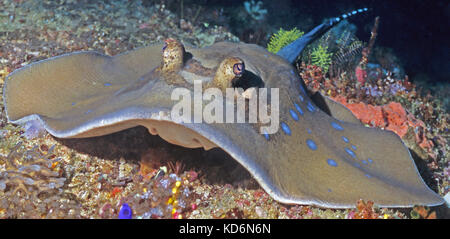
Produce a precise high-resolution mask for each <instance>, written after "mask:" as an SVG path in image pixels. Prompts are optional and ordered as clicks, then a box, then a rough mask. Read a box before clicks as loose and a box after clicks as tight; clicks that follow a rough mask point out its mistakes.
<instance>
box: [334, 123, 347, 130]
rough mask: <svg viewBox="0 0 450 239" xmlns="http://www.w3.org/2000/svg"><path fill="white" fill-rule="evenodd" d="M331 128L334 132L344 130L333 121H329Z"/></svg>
mask: <svg viewBox="0 0 450 239" xmlns="http://www.w3.org/2000/svg"><path fill="white" fill-rule="evenodd" d="M331 126H333V128H334V129H336V130H344V128H342V126H341V125H340V124H338V123H336V122H334V121H331Z"/></svg>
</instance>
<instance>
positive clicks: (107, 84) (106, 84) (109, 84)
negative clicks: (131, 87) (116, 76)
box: [103, 83, 111, 86]
mask: <svg viewBox="0 0 450 239" xmlns="http://www.w3.org/2000/svg"><path fill="white" fill-rule="evenodd" d="M103 85H104V86H111V83H105V84H103Z"/></svg>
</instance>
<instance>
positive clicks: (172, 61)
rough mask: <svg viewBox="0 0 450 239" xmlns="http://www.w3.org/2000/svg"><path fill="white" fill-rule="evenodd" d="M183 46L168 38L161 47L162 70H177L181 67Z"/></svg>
mask: <svg viewBox="0 0 450 239" xmlns="http://www.w3.org/2000/svg"><path fill="white" fill-rule="evenodd" d="M183 56H184V46H183V44H181V42H179V41H177V40H175V39H173V38H168V39H166V40H165V41H164V47H163V48H162V71H163V72H171V71H178V70H180V69H181V68H182V67H183Z"/></svg>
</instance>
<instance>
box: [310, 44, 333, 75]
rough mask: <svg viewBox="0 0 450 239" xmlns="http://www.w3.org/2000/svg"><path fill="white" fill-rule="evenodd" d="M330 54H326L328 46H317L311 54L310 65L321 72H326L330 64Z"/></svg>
mask: <svg viewBox="0 0 450 239" xmlns="http://www.w3.org/2000/svg"><path fill="white" fill-rule="evenodd" d="M332 55H333V54H332V53H329V52H328V46H325V47H323V46H322V45H319V46H317V47H316V48H314V50H313V51H312V53H311V61H312V62H311V63H312V64H313V65H316V66H320V67H321V68H322V70H323V72H328V67H330V64H331V57H332Z"/></svg>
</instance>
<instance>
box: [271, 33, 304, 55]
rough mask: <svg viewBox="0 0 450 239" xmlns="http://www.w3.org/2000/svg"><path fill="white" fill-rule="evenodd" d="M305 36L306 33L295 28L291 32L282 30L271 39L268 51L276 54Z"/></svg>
mask: <svg viewBox="0 0 450 239" xmlns="http://www.w3.org/2000/svg"><path fill="white" fill-rule="evenodd" d="M303 34H304V32H301V31H299V30H298V29H297V28H295V27H294V28H293V29H291V30H289V31H286V30H283V28H280V30H279V31H278V32H277V33H275V34H273V36H272V37H271V38H270V41H269V44H267V50H268V51H270V52H272V53H274V54H276V53H277V52H278V51H279V50H280V49H281V48H283V47H285V46H287V45H289V43H291V42H293V41H295V40H296V39H297V38H299V37H301V36H303Z"/></svg>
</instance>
